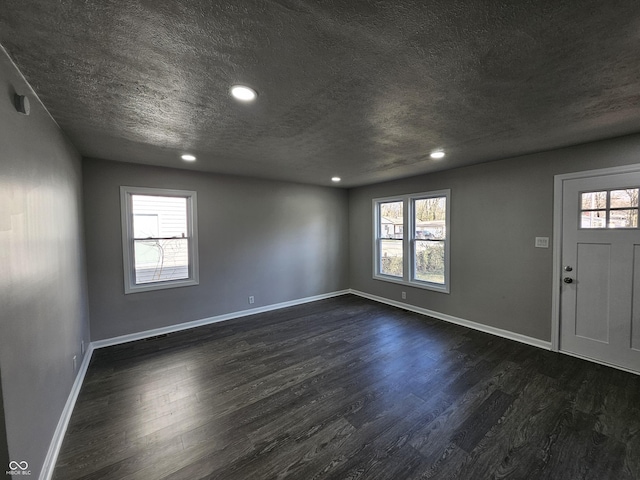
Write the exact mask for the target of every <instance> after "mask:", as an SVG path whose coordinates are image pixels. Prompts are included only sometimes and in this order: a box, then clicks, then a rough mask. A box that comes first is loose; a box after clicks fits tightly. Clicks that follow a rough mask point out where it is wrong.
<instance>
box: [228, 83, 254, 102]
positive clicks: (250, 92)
mask: <svg viewBox="0 0 640 480" xmlns="http://www.w3.org/2000/svg"><path fill="white" fill-rule="evenodd" d="M231 95H233V96H234V97H235V98H237V99H238V100H242V101H243V102H250V101H251V100H255V99H256V97H257V96H258V94H257V93H256V91H255V90H254V89H253V88H249V87H245V86H244V85H234V86H233V87H231Z"/></svg>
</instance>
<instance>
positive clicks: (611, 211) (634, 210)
mask: <svg viewBox="0 0 640 480" xmlns="http://www.w3.org/2000/svg"><path fill="white" fill-rule="evenodd" d="M638 190H639V189H638V188H625V189H617V190H601V191H597V192H583V193H581V194H580V228H585V229H594V228H638Z"/></svg>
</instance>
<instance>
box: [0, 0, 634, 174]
mask: <svg viewBox="0 0 640 480" xmlns="http://www.w3.org/2000/svg"><path fill="white" fill-rule="evenodd" d="M0 44H2V45H3V46H4V47H5V49H6V50H7V51H8V52H9V54H10V55H11V57H12V58H13V60H14V61H15V63H16V64H17V66H18V67H19V69H20V70H21V71H22V73H23V74H24V75H25V77H26V78H27V80H28V81H29V82H30V83H31V85H32V86H33V88H34V90H35V91H36V93H37V94H38V96H39V97H40V99H41V100H42V101H43V103H44V104H45V105H46V107H47V108H48V109H49V111H50V112H51V114H52V115H53V117H54V118H55V119H56V121H57V122H58V123H59V125H60V126H61V127H62V129H63V130H65V132H66V133H67V134H68V136H69V137H70V138H71V140H72V141H73V142H74V144H75V145H76V146H77V147H78V148H79V150H80V151H81V153H82V154H83V155H85V156H91V157H98V158H106V159H111V160H118V161H127V162H137V163H146V164H155V165H164V166H172V167H179V168H189V169H198V170H205V171H214V172H222V173H234V174H241V175H252V176H258V177H269V178H280V179H286V180H294V181H300V182H307V183H316V184H330V183H331V182H330V177H331V176H333V175H340V176H341V177H342V178H343V180H344V181H343V183H342V185H343V186H355V185H363V184H367V183H373V182H378V181H383V180H389V179H394V178H399V177H403V176H408V175H414V174H418V173H426V172H432V171H436V170H442V169H445V168H453V167H457V166H462V165H468V164H472V163H478V162H482V161H487V160H493V159H498V158H504V157H511V156H515V155H519V154H524V153H530V152H535V151H541V150H547V149H551V148H556V147H560V146H566V145H571V144H576V143H581V142H586V141H590V140H596V139H601V138H608V137H613V136H617V135H623V134H628V133H632V132H637V131H640V1H638V0H628V1H623V0H607V1H602V0H593V1H591V0H590V1H587V0H584V1H562V0H547V1H540V0H539V1H534V0H528V1H527V0H522V1H515V2H514V1H508V0H503V1H498V0H483V1H478V0H395V1H364V0H348V1H347V0H268V1H259V0H256V1H249V0H235V1H211V0H191V1H188V0H137V1H136V0H110V1H106V0H74V1H72V0H56V1H53V0H2V5H1V6H0ZM236 83H242V84H247V85H250V86H252V87H254V88H255V89H256V90H257V91H258V93H259V98H258V100H257V101H256V102H254V103H252V104H241V103H238V102H237V101H235V100H234V99H232V98H231V97H230V96H229V87H230V86H231V85H232V84H236ZM439 148H442V149H444V150H445V151H446V152H447V157H446V158H445V159H444V160H440V161H435V160H431V159H430V158H429V156H428V154H429V152H431V151H432V150H434V149H439ZM184 152H191V153H194V154H195V155H197V157H198V160H197V162H195V163H194V164H186V163H185V162H182V161H181V160H180V159H179V155H180V154H182V153H184Z"/></svg>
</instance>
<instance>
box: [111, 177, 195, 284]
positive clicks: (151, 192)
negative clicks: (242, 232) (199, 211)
mask: <svg viewBox="0 0 640 480" xmlns="http://www.w3.org/2000/svg"><path fill="white" fill-rule="evenodd" d="M120 201H121V212H122V246H123V257H124V258H123V264H124V290H125V293H135V292H143V291H149V290H158V289H163V288H173V287H182V286H187V285H197V284H198V237H197V230H196V223H195V219H196V192H190V191H183V190H164V189H157V188H142V187H120Z"/></svg>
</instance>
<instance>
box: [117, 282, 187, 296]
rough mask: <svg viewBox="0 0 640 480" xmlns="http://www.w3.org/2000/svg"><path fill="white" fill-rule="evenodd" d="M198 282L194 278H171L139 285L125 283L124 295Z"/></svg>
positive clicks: (185, 285)
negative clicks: (171, 279) (170, 279)
mask: <svg viewBox="0 0 640 480" xmlns="http://www.w3.org/2000/svg"><path fill="white" fill-rule="evenodd" d="M199 284H200V282H199V281H198V280H194V279H184V280H173V281H167V282H158V283H144V284H141V285H126V288H125V292H124V293H125V295H128V294H130V293H140V292H151V291H153V290H166V289H167V288H179V287H191V286H193V285H199Z"/></svg>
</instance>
